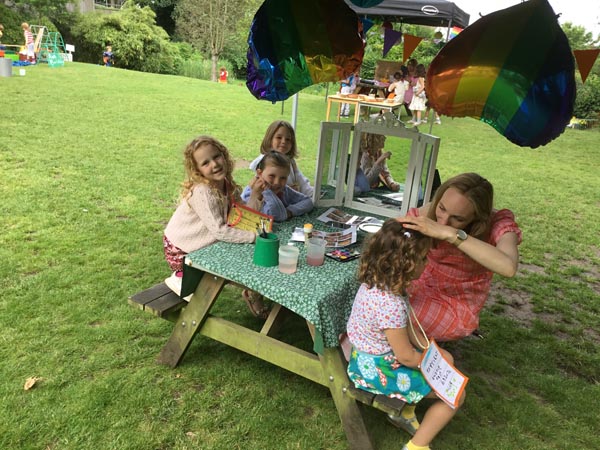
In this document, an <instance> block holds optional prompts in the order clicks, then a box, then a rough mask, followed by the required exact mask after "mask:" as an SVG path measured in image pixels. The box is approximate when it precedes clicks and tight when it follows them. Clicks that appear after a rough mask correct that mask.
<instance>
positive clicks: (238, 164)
mask: <svg viewBox="0 0 600 450" xmlns="http://www.w3.org/2000/svg"><path fill="white" fill-rule="evenodd" d="M251 162H252V161H246V160H245V159H236V160H235V161H234V164H235V166H234V167H235V169H236V170H237V169H247V168H248V166H249V165H250V163H251Z"/></svg>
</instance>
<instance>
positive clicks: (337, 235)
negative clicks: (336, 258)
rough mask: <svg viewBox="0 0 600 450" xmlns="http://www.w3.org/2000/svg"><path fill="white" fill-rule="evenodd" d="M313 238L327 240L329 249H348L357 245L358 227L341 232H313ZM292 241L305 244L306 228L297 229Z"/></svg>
mask: <svg viewBox="0 0 600 450" xmlns="http://www.w3.org/2000/svg"><path fill="white" fill-rule="evenodd" d="M310 236H311V237H322V238H323V239H325V242H326V244H325V245H326V246H327V247H334V248H337V247H346V246H348V245H352V244H356V240H357V233H356V227H350V228H347V229H345V230H340V231H320V230H313V231H312V233H311V235H310ZM290 240H291V241H295V242H304V228H300V227H296V228H294V232H293V233H292V238H291V239H290Z"/></svg>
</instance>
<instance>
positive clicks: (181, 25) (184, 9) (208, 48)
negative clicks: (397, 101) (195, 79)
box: [173, 0, 257, 81]
mask: <svg viewBox="0 0 600 450" xmlns="http://www.w3.org/2000/svg"><path fill="white" fill-rule="evenodd" d="M256 4H257V2H256V1H255V0H208V1H207V0H180V1H179V3H178V4H177V5H176V6H175V11H174V13H173V16H174V18H175V23H176V33H177V35H178V37H180V38H181V39H183V40H185V41H187V42H189V43H190V44H192V45H193V46H194V47H195V48H196V49H197V50H198V51H200V52H201V53H203V54H205V55H207V56H209V57H210V58H211V61H212V69H211V74H212V80H213V81H216V79H217V61H218V59H219V56H220V55H221V54H222V53H223V51H224V49H225V48H226V46H228V45H230V46H231V45H232V43H233V42H234V41H235V40H236V38H239V28H240V27H239V25H240V24H241V23H242V22H244V21H246V22H247V17H248V14H249V12H250V11H253V10H254V9H255V7H256ZM253 14H254V12H252V15H253ZM245 19H246V20H245ZM246 35H247V32H246Z"/></svg>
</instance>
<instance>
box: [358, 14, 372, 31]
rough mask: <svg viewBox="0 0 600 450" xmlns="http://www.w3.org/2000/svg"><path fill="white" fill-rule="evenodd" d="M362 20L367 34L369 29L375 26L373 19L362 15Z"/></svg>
mask: <svg viewBox="0 0 600 450" xmlns="http://www.w3.org/2000/svg"><path fill="white" fill-rule="evenodd" d="M360 21H361V22H362V26H363V34H364V35H365V36H366V34H367V31H369V30H370V29H371V27H372V26H373V21H372V20H371V19H367V18H366V17H361V18H360Z"/></svg>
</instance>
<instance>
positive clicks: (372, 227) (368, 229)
mask: <svg viewBox="0 0 600 450" xmlns="http://www.w3.org/2000/svg"><path fill="white" fill-rule="evenodd" d="M381 227H382V225H381V224H378V223H363V224H361V225H359V226H358V229H359V230H360V231H364V232H365V233H377V232H378V231H379V230H381Z"/></svg>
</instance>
